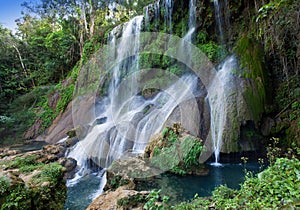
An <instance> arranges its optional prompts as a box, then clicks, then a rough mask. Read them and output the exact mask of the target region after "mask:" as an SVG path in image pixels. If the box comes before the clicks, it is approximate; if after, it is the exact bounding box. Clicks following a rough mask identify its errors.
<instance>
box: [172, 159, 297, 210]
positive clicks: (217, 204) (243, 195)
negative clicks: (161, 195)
mask: <svg viewBox="0 0 300 210" xmlns="http://www.w3.org/2000/svg"><path fill="white" fill-rule="evenodd" d="M299 194H300V161H299V160H298V159H295V158H294V159H287V158H279V159H277V160H276V162H275V163H274V165H271V166H269V168H267V169H266V170H264V171H263V172H261V173H259V174H258V175H257V176H255V177H253V176H251V175H248V176H247V177H246V180H245V182H244V183H243V184H241V189H240V190H232V189H230V188H227V187H226V186H220V187H218V188H216V189H215V190H214V191H213V196H212V199H211V200H208V199H205V198H196V199H194V200H193V201H192V202H190V203H186V202H184V203H181V204H178V205H176V206H174V209H180V210H183V209H208V208H210V207H211V206H212V205H213V206H214V208H216V209H259V208H263V209H286V208H291V209H295V208H296V209H297V208H299V199H298V195H299Z"/></svg>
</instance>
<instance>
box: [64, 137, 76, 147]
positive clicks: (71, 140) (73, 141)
mask: <svg viewBox="0 0 300 210" xmlns="http://www.w3.org/2000/svg"><path fill="white" fill-rule="evenodd" d="M78 141H79V140H78V138H77V137H73V138H68V139H67V140H66V142H65V143H66V147H73V146H74V145H75V144H77V143H78Z"/></svg>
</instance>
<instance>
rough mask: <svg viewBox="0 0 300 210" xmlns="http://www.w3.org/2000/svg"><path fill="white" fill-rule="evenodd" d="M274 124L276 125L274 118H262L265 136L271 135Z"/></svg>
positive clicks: (262, 131) (262, 129)
mask: <svg viewBox="0 0 300 210" xmlns="http://www.w3.org/2000/svg"><path fill="white" fill-rule="evenodd" d="M273 126H275V121H274V120H273V119H272V118H270V117H266V118H264V119H263V120H262V125H261V133H262V134H263V135H264V136H269V135H270V134H271V131H272V128H273Z"/></svg>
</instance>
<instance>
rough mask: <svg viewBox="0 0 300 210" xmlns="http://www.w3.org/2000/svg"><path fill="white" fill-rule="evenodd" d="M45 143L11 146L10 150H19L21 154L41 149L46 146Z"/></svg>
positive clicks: (37, 142) (36, 142)
mask: <svg viewBox="0 0 300 210" xmlns="http://www.w3.org/2000/svg"><path fill="white" fill-rule="evenodd" d="M47 144H48V143H47V142H44V141H31V142H28V143H26V144H21V145H15V146H11V147H10V149H15V150H19V151H20V152H21V153H25V152H30V151H36V150H40V149H42V148H43V146H45V145H47Z"/></svg>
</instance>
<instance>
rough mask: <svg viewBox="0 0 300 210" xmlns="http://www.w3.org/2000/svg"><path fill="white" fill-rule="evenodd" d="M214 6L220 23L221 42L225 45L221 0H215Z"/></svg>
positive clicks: (217, 20)
mask: <svg viewBox="0 0 300 210" xmlns="http://www.w3.org/2000/svg"><path fill="white" fill-rule="evenodd" d="M214 6H215V17H216V22H217V25H218V30H219V36H220V42H221V44H222V45H224V44H225V40H224V33H223V28H222V26H223V24H222V22H223V21H222V12H221V7H220V4H219V0H214Z"/></svg>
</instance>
